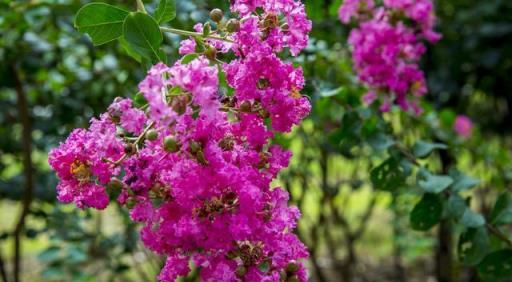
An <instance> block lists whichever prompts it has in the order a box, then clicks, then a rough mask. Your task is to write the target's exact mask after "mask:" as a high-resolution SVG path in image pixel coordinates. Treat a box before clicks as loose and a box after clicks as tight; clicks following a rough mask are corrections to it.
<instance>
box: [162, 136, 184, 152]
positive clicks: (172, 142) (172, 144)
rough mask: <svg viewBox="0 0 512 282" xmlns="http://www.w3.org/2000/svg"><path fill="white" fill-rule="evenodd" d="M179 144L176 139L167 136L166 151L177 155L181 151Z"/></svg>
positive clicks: (165, 140)
mask: <svg viewBox="0 0 512 282" xmlns="http://www.w3.org/2000/svg"><path fill="white" fill-rule="evenodd" d="M179 147H180V146H179V144H178V142H177V141H176V139H174V138H172V137H171V136H166V137H165V138H164V150H165V151H167V152H170V153H176V152H178V151H179V149H180V148H179Z"/></svg>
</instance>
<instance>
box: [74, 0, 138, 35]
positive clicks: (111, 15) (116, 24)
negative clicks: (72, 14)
mask: <svg viewBox="0 0 512 282" xmlns="http://www.w3.org/2000/svg"><path fill="white" fill-rule="evenodd" d="M128 13H129V12H128V11H125V10H122V9H120V8H118V7H115V6H112V5H108V4H105V3H90V4H87V5H85V6H83V7H82V8H81V9H80V10H79V11H78V12H77V14H76V18H75V27H76V28H77V29H78V30H79V31H80V32H84V33H87V34H89V36H90V37H91V39H92V42H93V43H94V45H102V44H105V43H107V42H110V41H112V40H115V39H118V38H119V37H121V35H122V34H123V22H124V20H125V18H126V17H127V16H128Z"/></svg>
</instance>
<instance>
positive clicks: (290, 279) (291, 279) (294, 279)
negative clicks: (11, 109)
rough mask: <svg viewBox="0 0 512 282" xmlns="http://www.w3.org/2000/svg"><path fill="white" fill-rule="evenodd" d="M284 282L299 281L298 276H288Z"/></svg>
mask: <svg viewBox="0 0 512 282" xmlns="http://www.w3.org/2000/svg"><path fill="white" fill-rule="evenodd" d="M286 282H299V278H297V276H295V275H294V276H292V277H289V278H288V280H286Z"/></svg>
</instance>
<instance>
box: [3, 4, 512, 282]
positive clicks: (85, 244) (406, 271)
mask: <svg viewBox="0 0 512 282" xmlns="http://www.w3.org/2000/svg"><path fill="white" fill-rule="evenodd" d="M87 2H89V1H77V0H26V1H10V0H0V279H2V278H4V277H9V278H11V277H14V276H15V275H14V273H19V276H18V280H19V281H36V282H37V281H97V282H102V281H154V280H155V278H154V277H155V276H156V274H157V273H158V271H159V270H160V268H161V266H162V264H163V260H162V258H160V257H158V256H156V255H153V254H151V253H149V252H148V251H147V250H145V249H144V248H143V247H142V246H141V244H140V242H139V241H138V234H137V230H138V226H137V225H134V224H133V223H131V222H130V220H129V219H128V218H127V214H126V211H125V210H123V209H121V208H119V207H117V206H116V205H111V206H110V207H109V208H108V210H107V212H104V213H99V212H95V211H90V210H87V211H81V210H77V209H76V208H75V207H74V206H69V205H63V204H59V203H57V202H56V200H55V186H56V183H57V179H56V178H55V175H54V174H53V173H52V172H51V171H50V169H49V166H48V164H47V153H48V151H49V150H50V149H51V148H52V147H55V146H56V145H58V143H59V142H60V141H62V140H63V139H64V138H65V137H66V136H67V135H68V134H69V132H70V131H71V130H72V129H73V128H76V127H86V126H87V125H88V120H89V119H90V118H91V117H93V116H97V115H98V114H100V113H101V112H103V111H104V110H105V108H106V107H107V105H108V104H109V103H110V102H111V101H112V100H113V99H114V98H115V97H117V96H132V95H134V94H135V93H136V89H137V88H136V85H137V83H138V82H139V81H140V80H141V79H142V78H143V77H144V71H143V69H142V68H141V67H140V65H139V64H138V63H137V62H136V61H134V60H133V59H131V58H130V57H129V56H127V55H126V53H125V52H124V51H123V50H122V48H121V47H120V46H118V45H117V44H115V43H113V44H107V45H104V46H101V47H99V48H97V47H93V46H92V43H91V41H90V40H89V38H87V37H86V36H85V35H83V34H81V33H79V32H78V31H77V30H76V29H75V28H74V27H73V18H74V15H75V13H76V11H77V10H78V9H79V8H80V7H81V6H82V5H83V4H85V3H87ZM108 2H109V3H111V4H118V5H121V6H125V7H127V8H130V9H133V8H134V6H135V1H114V0H112V1H108ZM145 2H146V3H147V5H148V9H149V10H151V8H152V7H154V6H155V3H152V1H149V0H148V1H145ZM228 2H229V1H219V0H215V1H207V0H195V1H184V0H180V1H177V5H178V17H177V19H176V20H175V21H173V22H172V25H173V26H174V27H177V28H183V29H191V28H192V25H193V24H194V23H195V22H198V21H203V22H204V21H206V20H207V18H208V11H209V10H210V9H212V8H214V7H220V8H222V9H224V11H227V6H228ZM305 2H306V5H307V8H308V14H309V16H310V17H311V19H312V20H313V21H314V30H313V32H312V36H311V43H310V46H309V47H308V48H307V50H306V52H304V54H303V55H301V56H300V57H298V58H296V59H295V60H296V63H297V64H300V65H302V66H303V68H304V70H305V75H306V77H307V81H308V84H307V87H306V89H305V91H304V93H303V94H305V95H308V96H310V97H311V100H312V102H313V108H314V110H313V112H312V114H311V116H310V117H309V118H308V119H307V120H306V121H305V122H304V123H303V125H302V126H300V127H298V128H296V129H295V130H294V132H293V134H292V135H289V136H282V137H279V141H280V143H282V144H284V145H286V146H287V147H288V148H289V149H290V150H292V151H293V152H294V153H295V157H294V159H293V161H292V164H291V166H290V168H289V169H287V170H286V171H285V173H283V174H282V176H281V178H280V179H279V181H277V182H276V185H281V186H283V187H285V188H286V189H288V190H289V191H290V192H291V195H292V197H291V201H292V203H293V204H296V205H298V206H299V207H300V208H301V210H302V213H303V218H302V220H301V222H300V224H299V228H298V231H297V232H298V234H299V236H300V237H301V239H302V240H303V241H304V242H306V244H307V245H308V247H309V250H310V253H311V259H310V261H309V262H308V266H309V268H310V274H311V280H312V281H479V278H478V277H477V275H476V274H475V271H474V269H472V268H469V267H465V266H463V265H462V264H460V263H458V262H457V258H456V257H455V256H454V249H455V248H456V242H454V240H455V238H456V237H455V236H454V235H455V234H457V232H458V231H457V230H456V228H447V227H446V226H443V224H441V226H440V227H438V228H436V229H434V230H432V231H430V232H427V233H419V232H414V231H411V230H410V228H408V224H409V223H408V214H409V212H410V211H411V209H412V208H413V206H414V204H415V203H416V202H417V200H418V198H419V196H418V195H419V194H418V193H417V191H415V190H414V189H413V188H412V187H410V193H400V194H399V195H398V194H397V195H395V194H393V193H388V192H379V191H375V190H373V188H372V185H371V182H370V179H369V178H370V176H369V173H368V171H369V170H370V169H371V168H372V167H374V166H375V164H378V163H379V162H381V161H382V156H379V155H378V154H375V153H374V150H369V149H367V148H366V147H365V146H359V147H357V148H356V149H354V147H355V145H356V144H347V142H343V140H342V139H343V138H344V137H346V136H347V135H350V134H356V135H355V136H351V138H349V139H348V140H349V141H350V142H352V143H353V142H357V137H358V136H357V134H358V133H357V132H359V131H357V130H352V129H349V130H341V132H340V134H338V136H337V137H336V136H335V137H334V140H333V135H332V134H327V132H330V130H331V129H333V128H344V127H343V124H344V122H345V121H346V120H348V119H350V118H351V115H350V111H348V110H346V109H347V106H346V105H348V104H350V101H351V100H358V99H359V97H360V95H361V93H362V92H363V89H360V87H359V86H358V84H357V81H356V79H355V76H354V73H353V71H352V66H351V60H350V54H349V46H347V43H346V39H347V34H348V31H349V30H348V29H347V27H345V26H342V25H341V23H340V22H339V21H338V19H337V9H338V7H339V5H340V3H341V0H334V1H329V0H326V1H318V0H307V1H305ZM434 2H435V5H436V10H437V15H438V17H439V24H438V30H439V31H440V32H441V33H442V34H443V39H442V40H441V41H440V42H439V43H438V44H436V45H435V46H428V53H427V54H426V56H425V57H424V61H423V62H422V66H423V69H424V70H425V72H426V74H427V78H428V84H429V88H430V93H429V95H428V97H427V98H426V100H427V101H428V106H427V107H431V108H433V109H436V110H437V111H439V113H440V116H441V117H447V118H448V117H451V116H453V115H455V114H467V115H468V116H470V117H471V118H472V120H473V121H474V122H475V123H476V126H477V127H476V129H475V131H474V135H473V137H472V138H471V140H469V141H467V142H464V143H463V144H461V145H460V146H459V148H458V149H457V151H456V152H457V158H455V159H453V160H451V162H456V163H457V166H458V167H459V168H461V169H463V170H464V171H465V172H467V173H468V174H471V175H474V176H475V177H477V178H479V179H481V180H482V184H481V185H479V187H478V189H476V190H474V191H473V192H472V195H470V196H472V197H473V198H474V201H473V205H474V207H475V208H476V209H478V210H479V211H480V212H482V213H483V214H488V213H489V211H490V208H491V207H490V203H491V202H492V200H493V199H495V198H496V196H497V195H498V194H499V193H500V192H502V191H504V190H510V189H512V184H511V182H512V163H511V149H512V138H511V136H510V134H511V133H512V76H511V74H512V1H509V0H487V1H477V0H437V1H434ZM178 40H179V37H176V36H172V35H168V36H167V37H166V38H165V51H166V54H167V55H168V56H169V61H170V62H172V61H174V60H175V59H176V57H177V47H178ZM333 101H335V102H333ZM387 118H388V121H389V122H390V123H391V124H392V125H393V129H394V131H395V133H396V134H398V135H401V137H402V138H403V139H405V140H414V139H415V138H416V137H418V136H425V135H427V136H429V135H430V136H434V135H435V133H434V132H431V131H432V128H431V127H429V126H426V125H425V124H428V117H426V118H424V119H423V120H422V121H418V120H416V119H411V118H410V117H409V118H408V117H407V116H405V115H404V114H394V115H389V116H388V117H387ZM425 121H426V122H425ZM340 141H341V144H342V145H341V146H340ZM374 141H375V142H374V144H370V145H373V146H376V147H378V146H379V144H381V143H382V142H384V141H383V140H378V139H376V140H374ZM350 142H349V143H350ZM445 161H446V159H445V160H443V156H442V155H439V156H437V159H436V158H434V160H432V161H431V162H432V163H431V164H430V165H431V166H432V167H436V166H437V167H440V168H442V166H443V163H445ZM411 185H412V184H411ZM403 189H406V190H407V189H408V187H403ZM440 262H442V263H440ZM446 268H449V270H450V271H451V272H452V273H454V274H453V276H452V277H451V278H446V277H445V276H443V275H442V273H443V271H446ZM195 279H196V278H195V277H194V275H191V277H189V278H186V279H184V280H183V281H195ZM8 281H14V280H13V279H9V280H8Z"/></svg>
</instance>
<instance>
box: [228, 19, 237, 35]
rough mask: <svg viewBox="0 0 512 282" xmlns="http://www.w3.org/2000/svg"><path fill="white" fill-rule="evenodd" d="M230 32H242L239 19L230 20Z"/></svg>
mask: <svg viewBox="0 0 512 282" xmlns="http://www.w3.org/2000/svg"><path fill="white" fill-rule="evenodd" d="M226 29H227V30H228V32H237V31H238V30H240V22H239V21H238V20H237V19H230V20H229V21H228V23H227V24H226Z"/></svg>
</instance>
